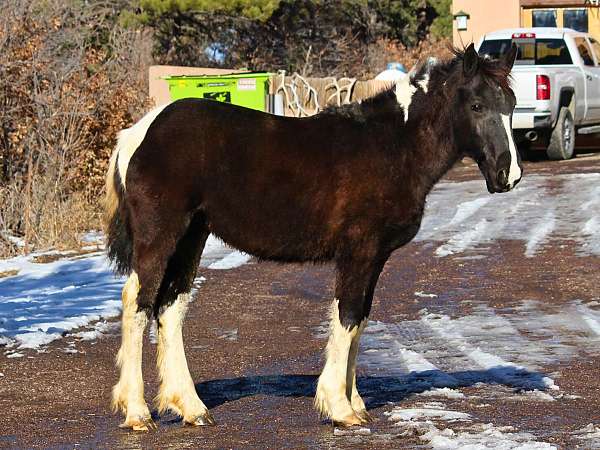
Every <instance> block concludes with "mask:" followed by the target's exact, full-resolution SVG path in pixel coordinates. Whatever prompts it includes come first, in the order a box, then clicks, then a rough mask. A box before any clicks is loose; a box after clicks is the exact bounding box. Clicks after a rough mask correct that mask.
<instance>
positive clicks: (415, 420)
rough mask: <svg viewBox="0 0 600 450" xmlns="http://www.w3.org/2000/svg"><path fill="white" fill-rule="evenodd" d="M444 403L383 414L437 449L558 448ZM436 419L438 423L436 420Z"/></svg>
mask: <svg viewBox="0 0 600 450" xmlns="http://www.w3.org/2000/svg"><path fill="white" fill-rule="evenodd" d="M442 406H443V405H441V404H430V405H422V407H419V408H404V409H402V408H398V407H394V408H393V409H392V410H391V411H386V412H385V413H384V414H385V415H387V416H388V420H390V421H392V422H394V425H395V427H397V428H398V429H399V430H401V431H400V435H411V436H419V439H420V440H421V441H423V442H425V443H426V444H427V445H429V446H430V447H431V448H433V449H434V450H436V449H439V450H442V449H447V450H451V449H452V450H454V449H462V450H487V449H496V450H550V449H556V447H555V446H552V445H551V444H549V443H546V442H539V441H537V440H536V438H535V436H533V435H531V434H529V433H523V432H518V431H516V430H515V429H514V428H513V427H510V426H508V427H496V426H494V425H492V424H481V423H472V422H473V421H474V418H473V417H472V416H471V415H469V414H466V413H463V412H460V411H451V410H446V409H443V408H442ZM434 422H435V423H434Z"/></svg>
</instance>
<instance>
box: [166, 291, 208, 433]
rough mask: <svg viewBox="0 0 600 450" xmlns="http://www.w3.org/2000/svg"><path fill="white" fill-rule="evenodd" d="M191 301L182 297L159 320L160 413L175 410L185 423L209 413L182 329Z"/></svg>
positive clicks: (188, 296)
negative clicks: (193, 373) (194, 376)
mask: <svg viewBox="0 0 600 450" xmlns="http://www.w3.org/2000/svg"><path fill="white" fill-rule="evenodd" d="M190 300H191V295H190V293H189V292H188V293H185V294H179V295H178V296H177V299H176V300H175V301H174V302H173V303H172V304H171V305H170V306H169V307H168V308H166V309H165V310H164V311H163V312H162V314H161V315H160V317H159V319H158V320H159V322H160V325H159V327H158V371H159V375H160V379H161V385H160V390H159V393H158V396H157V400H158V402H157V403H158V409H159V410H160V411H165V410H167V409H171V410H173V411H174V412H175V413H177V414H179V415H181V416H182V417H183V418H184V420H186V421H188V422H193V421H194V420H195V418H196V417H197V416H204V415H205V414H206V413H207V412H208V410H207V408H206V406H205V405H204V403H202V400H200V398H199V397H198V394H197V393H196V389H195V387H194V381H193V379H192V376H191V375H190V371H189V368H188V365H187V361H186V358H185V349H184V347H183V336H182V325H183V319H184V317H185V314H186V312H187V306H188V303H189V302H190Z"/></svg>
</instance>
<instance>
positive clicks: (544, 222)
mask: <svg viewBox="0 0 600 450" xmlns="http://www.w3.org/2000/svg"><path fill="white" fill-rule="evenodd" d="M555 227H556V218H555V216H554V212H553V211H549V212H547V213H546V215H545V216H544V217H543V218H542V219H541V220H540V221H539V223H537V224H535V225H534V226H533V227H532V229H531V234H530V235H529V238H528V240H527V244H526V246H525V256H527V257H528V258H531V257H532V256H534V255H535V252H536V250H537V249H538V247H539V246H540V244H542V243H543V242H544V241H546V239H547V237H548V236H550V234H551V233H552V231H553V230H554V228H555Z"/></svg>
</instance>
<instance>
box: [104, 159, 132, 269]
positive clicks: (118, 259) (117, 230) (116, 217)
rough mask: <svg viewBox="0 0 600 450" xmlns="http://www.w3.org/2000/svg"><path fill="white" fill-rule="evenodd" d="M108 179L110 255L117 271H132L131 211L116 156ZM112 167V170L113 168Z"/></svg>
mask: <svg viewBox="0 0 600 450" xmlns="http://www.w3.org/2000/svg"><path fill="white" fill-rule="evenodd" d="M111 164H113V167H112V168H109V175H108V178H107V180H106V192H107V205H106V214H107V217H106V234H107V243H106V246H107V250H108V257H109V259H110V260H111V261H112V263H113V264H114V267H115V271H116V272H117V273H119V274H122V275H128V274H129V273H130V272H131V262H132V258H133V238H132V234H131V227H130V226H129V213H128V211H127V206H126V200H125V191H124V189H123V184H122V183H121V176H120V175H119V169H118V165H117V164H116V158H114V161H112V160H111ZM111 169H112V170H111Z"/></svg>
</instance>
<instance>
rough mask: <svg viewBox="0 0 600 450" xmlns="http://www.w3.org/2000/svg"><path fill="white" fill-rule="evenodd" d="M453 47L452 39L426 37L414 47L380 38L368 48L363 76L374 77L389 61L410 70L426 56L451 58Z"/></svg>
mask: <svg viewBox="0 0 600 450" xmlns="http://www.w3.org/2000/svg"><path fill="white" fill-rule="evenodd" d="M451 48H452V42H451V41H450V39H440V40H435V39H426V40H423V41H420V42H419V44H418V45H416V46H414V47H405V46H404V45H402V44H400V43H399V42H397V41H392V40H389V39H380V40H378V41H377V42H376V43H375V44H373V45H371V46H369V48H368V51H367V52H368V54H367V57H366V58H365V60H366V63H365V64H364V69H363V76H365V77H366V78H372V77H374V76H375V75H377V74H378V73H379V72H381V71H383V70H385V68H386V65H387V63H388V62H399V63H401V64H403V65H404V67H406V69H407V70H410V68H411V67H413V66H414V65H415V64H416V63H417V61H419V60H420V59H421V58H424V57H428V56H434V57H437V58H442V59H443V58H449V57H451V56H452V53H451V50H450V49H451Z"/></svg>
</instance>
